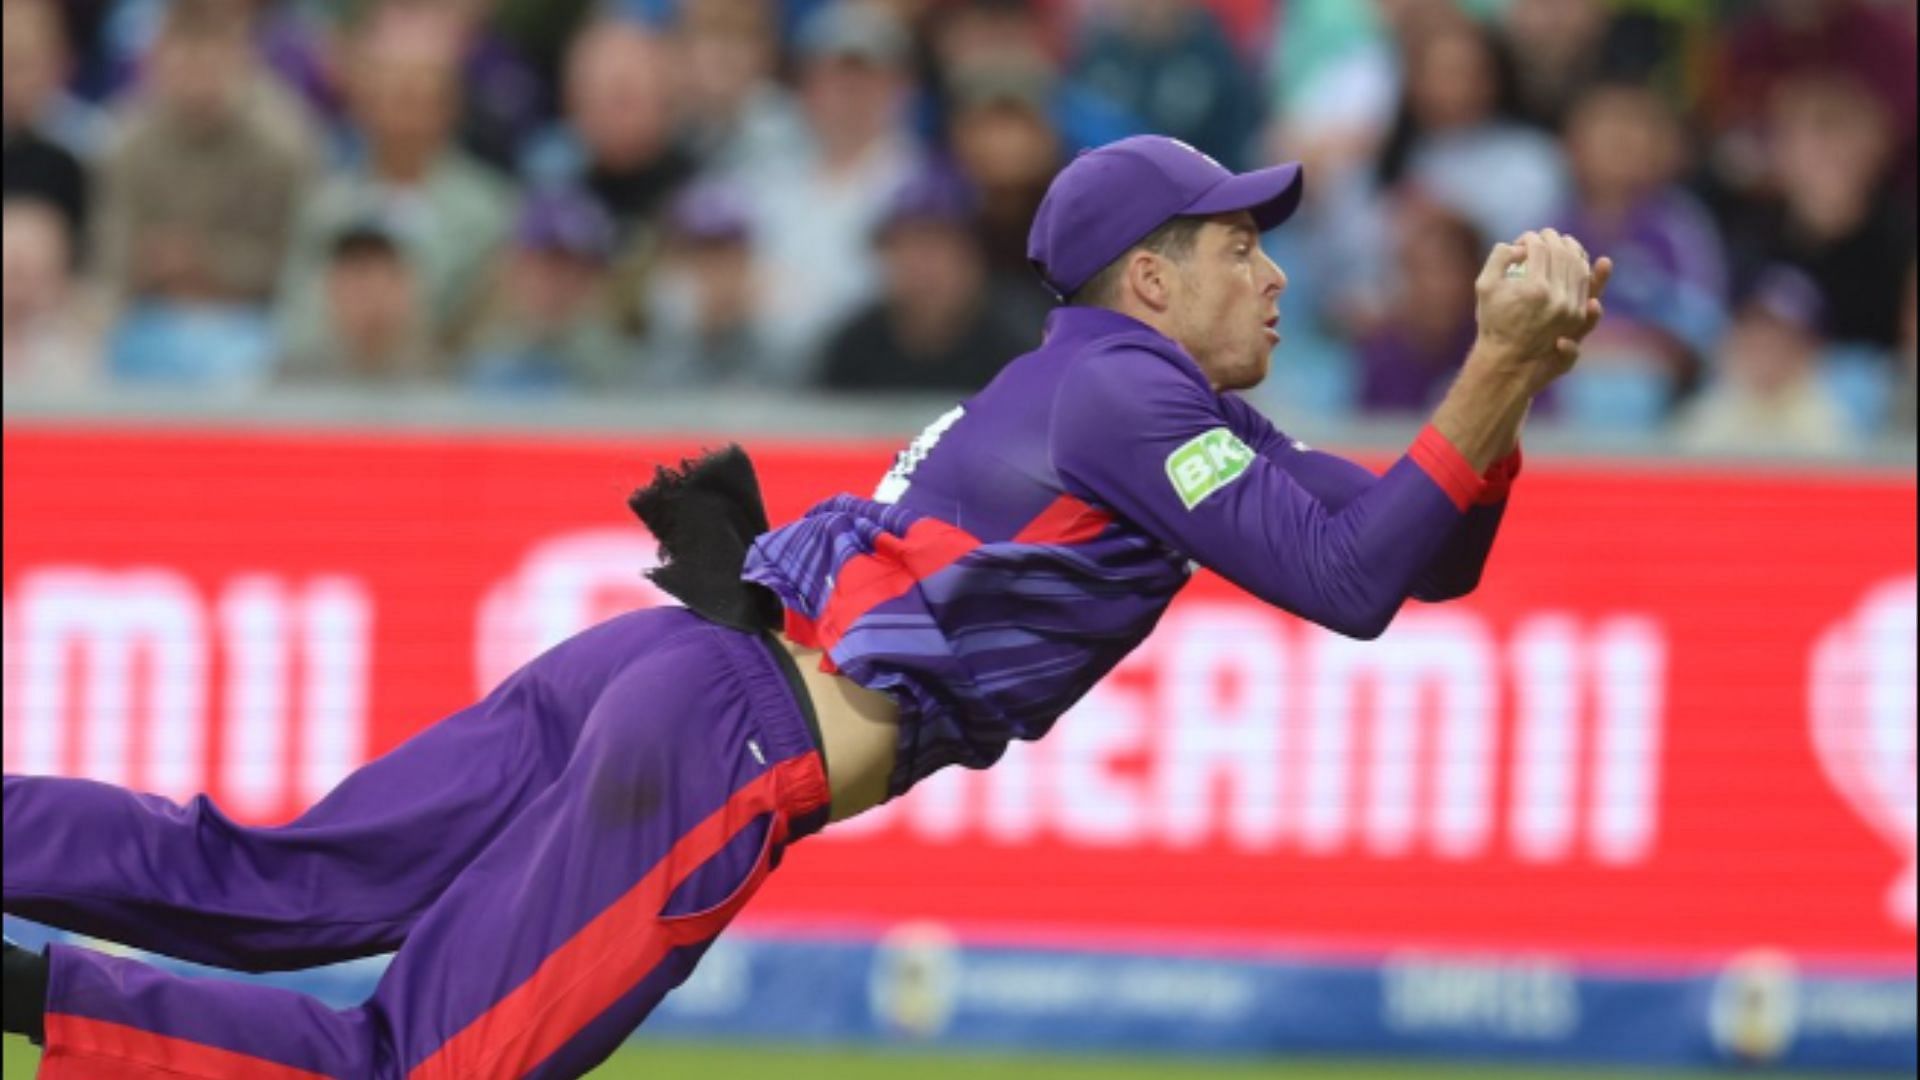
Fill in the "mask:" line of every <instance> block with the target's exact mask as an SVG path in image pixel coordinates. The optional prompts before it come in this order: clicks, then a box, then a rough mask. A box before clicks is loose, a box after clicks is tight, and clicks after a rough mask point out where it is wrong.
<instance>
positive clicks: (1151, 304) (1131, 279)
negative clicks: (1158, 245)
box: [1126, 248, 1173, 311]
mask: <svg viewBox="0 0 1920 1080" xmlns="http://www.w3.org/2000/svg"><path fill="white" fill-rule="evenodd" d="M1171 271H1172V267H1171V266H1170V265H1169V263H1168V261H1167V260H1166V259H1164V258H1161V257H1160V256H1159V255H1156V254H1154V253H1153V252H1151V251H1148V250H1146V249H1145V248H1136V249H1134V250H1133V251H1132V252H1130V253H1129V254H1128V255H1127V276H1126V282H1127V291H1129V292H1131V293H1133V295H1134V296H1135V297H1137V298H1138V299H1139V300H1140V301H1141V302H1142V303H1144V304H1145V305H1147V307H1148V308H1150V309H1152V310H1154V311H1165V310H1166V309H1167V308H1168V307H1169V306H1170V305H1171V304H1172V302H1173V280H1172V278H1171V277H1170V276H1169V275H1170V273H1171Z"/></svg>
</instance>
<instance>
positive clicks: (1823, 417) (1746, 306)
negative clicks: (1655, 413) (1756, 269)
mask: <svg viewBox="0 0 1920 1080" xmlns="http://www.w3.org/2000/svg"><path fill="white" fill-rule="evenodd" d="M1821 312H1822V300H1821V298H1820V291H1819V289H1818V288H1816V287H1815V286H1814V284H1813V282H1812V281H1810V280H1808V279H1807V278H1806V276H1805V275H1803V274H1801V273H1799V272H1798V271H1796V270H1793V269H1791V268H1788V267H1773V268H1769V269H1768V270H1767V271H1766V272H1765V273H1763V274H1762V275H1761V276H1760V279H1759V281H1758V282H1757V283H1756V284H1755V286H1754V287H1753V289H1752V290H1751V292H1750V293H1749V295H1748V296H1747V297H1746V298H1745V299H1744V301H1743V302H1742V303H1741V304H1740V306H1739V309H1738V311H1737V313H1736V315H1735V317H1734V321H1733V327H1732V329H1731V330H1730V331H1729V333H1728V335H1727V340H1726V342H1725V344H1724V345H1723V347H1722V348H1721V351H1720V363H1721V367H1722V371H1721V376H1720V378H1719V379H1718V380H1716V381H1715V383H1714V384H1713V385H1712V386H1711V387H1709V388H1708V390H1707V392H1706V393H1705V394H1704V395H1703V396H1702V397H1701V398H1700V399H1699V400H1698V401H1696V402H1695V403H1694V404H1693V406H1692V407H1691V408H1690V409H1689V410H1688V411H1687V412H1686V413H1685V414H1684V415H1683V416H1682V418H1681V420H1680V424H1679V434H1680V438H1681V441H1682V442H1683V443H1684V444H1685V445H1687V446H1688V447H1689V448H1691V449H1694V450H1700V451H1746V452H1759V453H1777V452H1780V451H1789V452H1792V451H1799V452H1825V453H1831V452H1834V451H1838V450H1843V449H1846V448H1847V447H1848V446H1849V445H1850V443H1851V441H1852V439H1851V435H1850V432H1849V431H1848V427H1847V420H1846V413H1845V410H1844V409H1843V408H1842V406H1841V404H1840V402H1839V401H1837V400H1836V399H1835V398H1834V397H1833V396H1832V395H1831V394H1830V393H1829V392H1828V391H1827V388H1826V386H1825V385H1824V384H1823V383H1822V382H1821V379H1820V339H1821V327H1820V322H1821V318H1822V314H1821Z"/></svg>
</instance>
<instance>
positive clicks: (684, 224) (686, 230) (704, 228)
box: [667, 180, 753, 243]
mask: <svg viewBox="0 0 1920 1080" xmlns="http://www.w3.org/2000/svg"><path fill="white" fill-rule="evenodd" d="M667 229H668V231H670V232H671V233H672V234H673V235H674V236H675V237H677V238H679V239H681V240H685V241H689V242H692V243H728V242H734V241H744V240H747V239H749V238H750V237H751V236H752V234H753V219H752V214H751V211H750V210H749V209H748V207H747V203H746V199H745V198H744V197H743V196H742V195H741V194H740V192H739V191H738V190H737V189H736V188H734V186H733V185H732V184H729V183H727V182H726V181H723V180H696V181H694V182H693V183H692V184H689V185H688V186H687V187H686V188H685V189H684V190H682V191H681V193H680V195H679V196H678V197H677V198H675V199H674V200H673V205H672V206H671V207H670V208H669V209H668V211H667Z"/></svg>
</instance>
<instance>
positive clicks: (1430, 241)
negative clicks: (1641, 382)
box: [1358, 199, 1487, 416]
mask: <svg viewBox="0 0 1920 1080" xmlns="http://www.w3.org/2000/svg"><path fill="white" fill-rule="evenodd" d="M1394 235H1395V237H1396V238H1397V240H1398V244H1397V251H1398V267H1397V273H1396V274H1395V281H1396V284H1397V288H1396V289H1395V292H1394V299H1393V302H1392V305H1391V306H1390V308H1389V309H1388V316H1387V318H1386V319H1385V320H1383V321H1381V322H1380V323H1378V324H1377V325H1375V326H1374V327H1373V328H1372V329H1371V330H1369V331H1368V332H1367V333H1366V334H1365V335H1364V336H1362V337H1361V339H1360V342H1359V346H1358V361H1359V369H1360V378H1359V405H1360V408H1361V409H1362V410H1364V411H1366V412H1371V413H1384V414H1403V415H1409V416H1411V415H1414V414H1416V413H1420V414H1424V413H1427V412H1430V411H1432V409H1433V407H1434V405H1435V404H1437V403H1438V402H1439V400H1440V397H1441V396H1442V395H1443V394H1445V393H1446V389H1447V386H1448V384H1449V383H1451V382H1452V380H1453V375H1454V373H1455V372H1456V371H1458V370H1459V367H1460V362H1461V361H1462V360H1463V359H1465V358H1466V355H1467V350H1468V349H1469V348H1471V347H1472V346H1473V339H1474V333H1475V323H1474V304H1475V296H1474V291H1473V283H1474V279H1475V278H1476V277H1478V276H1479V274H1480V266H1481V263H1482V262H1483V261H1485V258H1486V246H1487V245H1486V242H1485V241H1484V240H1483V239H1482V238H1481V237H1480V235H1479V234H1478V233H1477V232H1475V231H1474V228H1473V226H1472V225H1471V224H1469V223H1468V222H1467V220H1466V219H1465V218H1463V217H1461V216H1460V215H1458V214H1456V213H1454V212H1452V211H1450V210H1447V209H1445V208H1443V207H1439V206H1436V205H1432V204H1429V203H1425V202H1422V201H1420V200H1417V199H1410V200H1408V201H1407V202H1406V204H1405V205H1404V206H1403V207H1402V208H1401V212H1400V214H1399V222H1398V228H1396V229H1395V230H1394Z"/></svg>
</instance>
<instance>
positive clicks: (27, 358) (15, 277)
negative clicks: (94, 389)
mask: <svg viewBox="0 0 1920 1080" xmlns="http://www.w3.org/2000/svg"><path fill="white" fill-rule="evenodd" d="M0 358H4V360H5V363H6V386H7V389H8V390H10V391H11V390H16V389H22V388H34V389H38V388H55V389H81V388H86V387H89V386H92V385H94V383H95V382H96V381H97V379H98V376H99V369H100V362H99V360H100V356H99V343H98V341H97V340H95V338H94V335H93V334H91V333H90V332H88V328H87V326H86V324H85V321H84V319H83V318H82V317H81V315H80V313H79V311H78V309H77V305H76V303H75V300H74V288H73V233H72V230H71V229H69V228H68V225H67V220H66V217H65V214H64V213H63V212H62V211H61V210H60V209H59V208H58V207H56V206H54V205H53V204H52V203H49V202H46V201H43V200H39V199H25V198H8V199H7V200H6V203H5V209H4V226H0Z"/></svg>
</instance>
